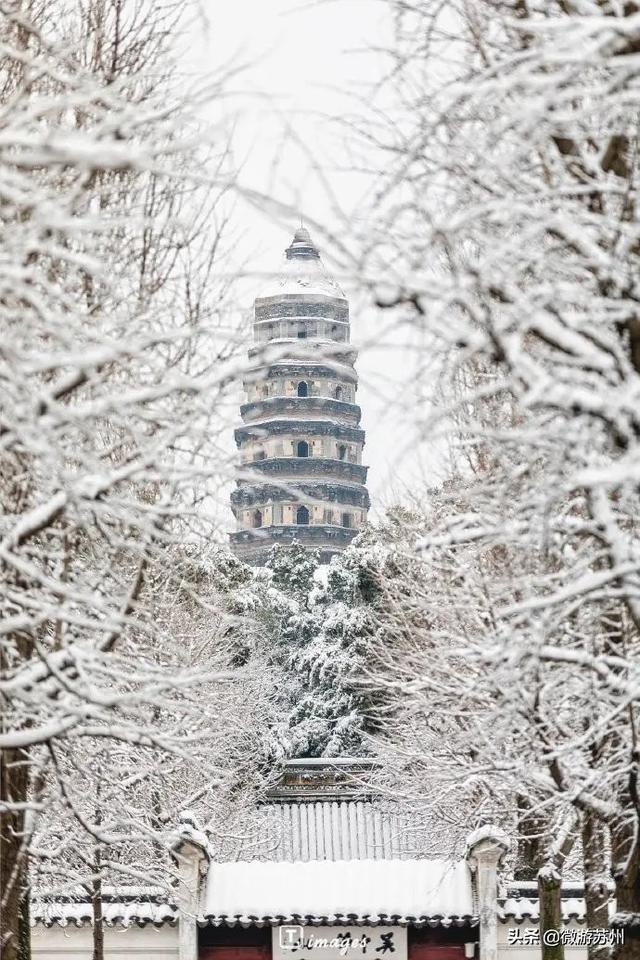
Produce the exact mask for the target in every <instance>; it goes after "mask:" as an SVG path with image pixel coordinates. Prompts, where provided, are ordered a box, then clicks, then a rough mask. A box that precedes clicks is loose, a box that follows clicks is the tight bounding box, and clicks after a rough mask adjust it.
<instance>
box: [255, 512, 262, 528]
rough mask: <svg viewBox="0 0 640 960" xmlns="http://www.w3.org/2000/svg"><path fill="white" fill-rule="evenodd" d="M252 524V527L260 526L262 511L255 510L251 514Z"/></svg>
mask: <svg viewBox="0 0 640 960" xmlns="http://www.w3.org/2000/svg"><path fill="white" fill-rule="evenodd" d="M253 526H254V527H261V526H262V512H261V511H260V510H256V511H255V512H254V514H253Z"/></svg>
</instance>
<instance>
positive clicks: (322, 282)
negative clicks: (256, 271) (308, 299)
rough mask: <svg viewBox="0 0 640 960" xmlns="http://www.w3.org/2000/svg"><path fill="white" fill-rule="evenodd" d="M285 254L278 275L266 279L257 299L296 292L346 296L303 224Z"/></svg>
mask: <svg viewBox="0 0 640 960" xmlns="http://www.w3.org/2000/svg"><path fill="white" fill-rule="evenodd" d="M285 254H286V259H285V262H284V264H283V267H282V271H281V272H280V274H279V276H276V277H274V278H273V279H271V280H270V281H268V283H267V284H266V286H265V288H264V289H263V290H261V291H260V293H259V294H258V298H257V299H259V300H262V299H266V298H267V297H283V296H292V295H293V296H295V295H296V294H298V295H299V294H307V295H308V294H312V295H313V296H321V297H338V298H339V299H341V300H345V299H346V297H345V295H344V293H343V292H342V290H341V288H340V286H339V285H338V284H337V283H336V281H335V280H333V279H332V278H331V277H330V276H329V275H328V273H327V272H326V270H325V268H324V265H323V263H322V260H321V259H320V254H319V252H318V249H317V247H316V246H315V244H314V242H313V240H311V237H310V236H309V232H308V231H307V230H305V229H304V227H302V228H301V229H300V230H297V231H296V233H295V236H294V238H293V241H292V243H291V245H290V246H289V247H288V248H287V250H286V251H285Z"/></svg>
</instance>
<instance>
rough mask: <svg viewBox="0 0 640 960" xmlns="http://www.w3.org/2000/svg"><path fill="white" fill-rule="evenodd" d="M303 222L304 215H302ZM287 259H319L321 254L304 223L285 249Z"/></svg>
mask: <svg viewBox="0 0 640 960" xmlns="http://www.w3.org/2000/svg"><path fill="white" fill-rule="evenodd" d="M300 221H301V223H302V217H300ZM285 254H286V256H287V260H319V259H320V254H319V252H318V248H317V247H316V245H315V243H314V242H313V240H312V239H311V236H310V235H309V231H308V230H307V228H306V227H303V226H302V225H301V226H300V227H298V229H297V230H296V232H295V233H294V235H293V240H292V241H291V243H290V244H289V246H288V247H287V249H286V250H285Z"/></svg>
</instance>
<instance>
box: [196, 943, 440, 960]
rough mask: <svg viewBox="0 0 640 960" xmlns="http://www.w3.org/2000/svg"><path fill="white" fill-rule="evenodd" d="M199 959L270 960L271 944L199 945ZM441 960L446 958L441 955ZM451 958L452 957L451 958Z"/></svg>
mask: <svg viewBox="0 0 640 960" xmlns="http://www.w3.org/2000/svg"><path fill="white" fill-rule="evenodd" d="M199 960H271V946H270V945H269V944H266V943H265V944H264V945H263V946H260V947H250V946H242V945H240V946H234V947H222V946H220V947H201V948H200V955H199ZM443 960H448V958H446V957H443ZM451 960H453V958H451Z"/></svg>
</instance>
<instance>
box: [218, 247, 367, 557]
mask: <svg viewBox="0 0 640 960" xmlns="http://www.w3.org/2000/svg"><path fill="white" fill-rule="evenodd" d="M253 334H254V336H253V344H252V345H251V347H250V348H249V361H250V366H249V369H248V371H247V374H246V376H245V381H244V388H245V391H246V402H245V403H243V404H242V406H241V408H240V415H241V418H242V425H241V426H240V427H238V428H237V429H236V431H235V441H236V445H237V447H238V452H239V465H238V475H237V489H236V490H234V492H233V493H232V496H231V506H232V510H233V512H234V515H235V518H236V522H237V530H236V531H235V533H233V534H231V543H232V546H233V549H234V551H235V552H236V554H237V555H238V556H239V557H241V558H242V559H245V560H247V561H248V562H250V563H257V564H260V563H263V562H264V560H265V559H266V556H267V554H268V552H269V549H270V548H271V546H272V545H273V544H274V543H289V542H292V541H293V540H298V541H299V542H300V543H302V544H304V545H305V546H308V547H309V548H314V549H318V550H319V551H320V554H321V559H322V560H323V562H326V561H327V560H328V559H329V558H330V557H331V556H332V555H333V554H335V553H336V552H338V551H340V550H342V549H344V547H345V546H347V545H348V544H349V543H350V542H351V540H352V539H353V537H355V536H356V535H357V533H358V531H359V530H361V529H362V527H363V525H364V524H365V523H366V519H367V512H368V509H369V495H368V493H367V489H366V487H365V482H366V475H367V468H366V467H365V466H363V465H362V449H363V447H364V441H365V436H364V431H363V430H362V429H361V428H360V415H361V412H360V407H359V406H358V405H357V404H356V402H355V398H356V390H357V386H358V379H357V375H356V372H355V369H354V363H355V360H356V351H355V350H354V349H353V347H352V346H350V344H349V340H350V328H349V305H348V303H347V300H346V298H345V296H344V294H343V293H342V291H341V290H340V288H339V286H338V285H337V284H336V283H335V281H334V280H332V279H331V278H330V277H329V276H328V275H327V274H326V272H325V270H324V267H323V265H322V262H321V260H320V255H319V253H318V250H317V248H316V247H315V245H314V244H313V242H312V241H311V238H310V237H309V234H308V232H307V231H306V230H304V229H300V230H298V231H297V232H296V234H295V236H294V239H293V242H292V243H291V245H290V246H289V248H288V249H287V251H286V263H285V267H284V270H283V273H282V275H281V276H280V277H278V279H277V280H276V281H274V283H273V284H272V285H271V287H270V289H268V290H267V291H265V294H264V296H261V297H259V298H257V299H256V301H255V320H254V326H253Z"/></svg>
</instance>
